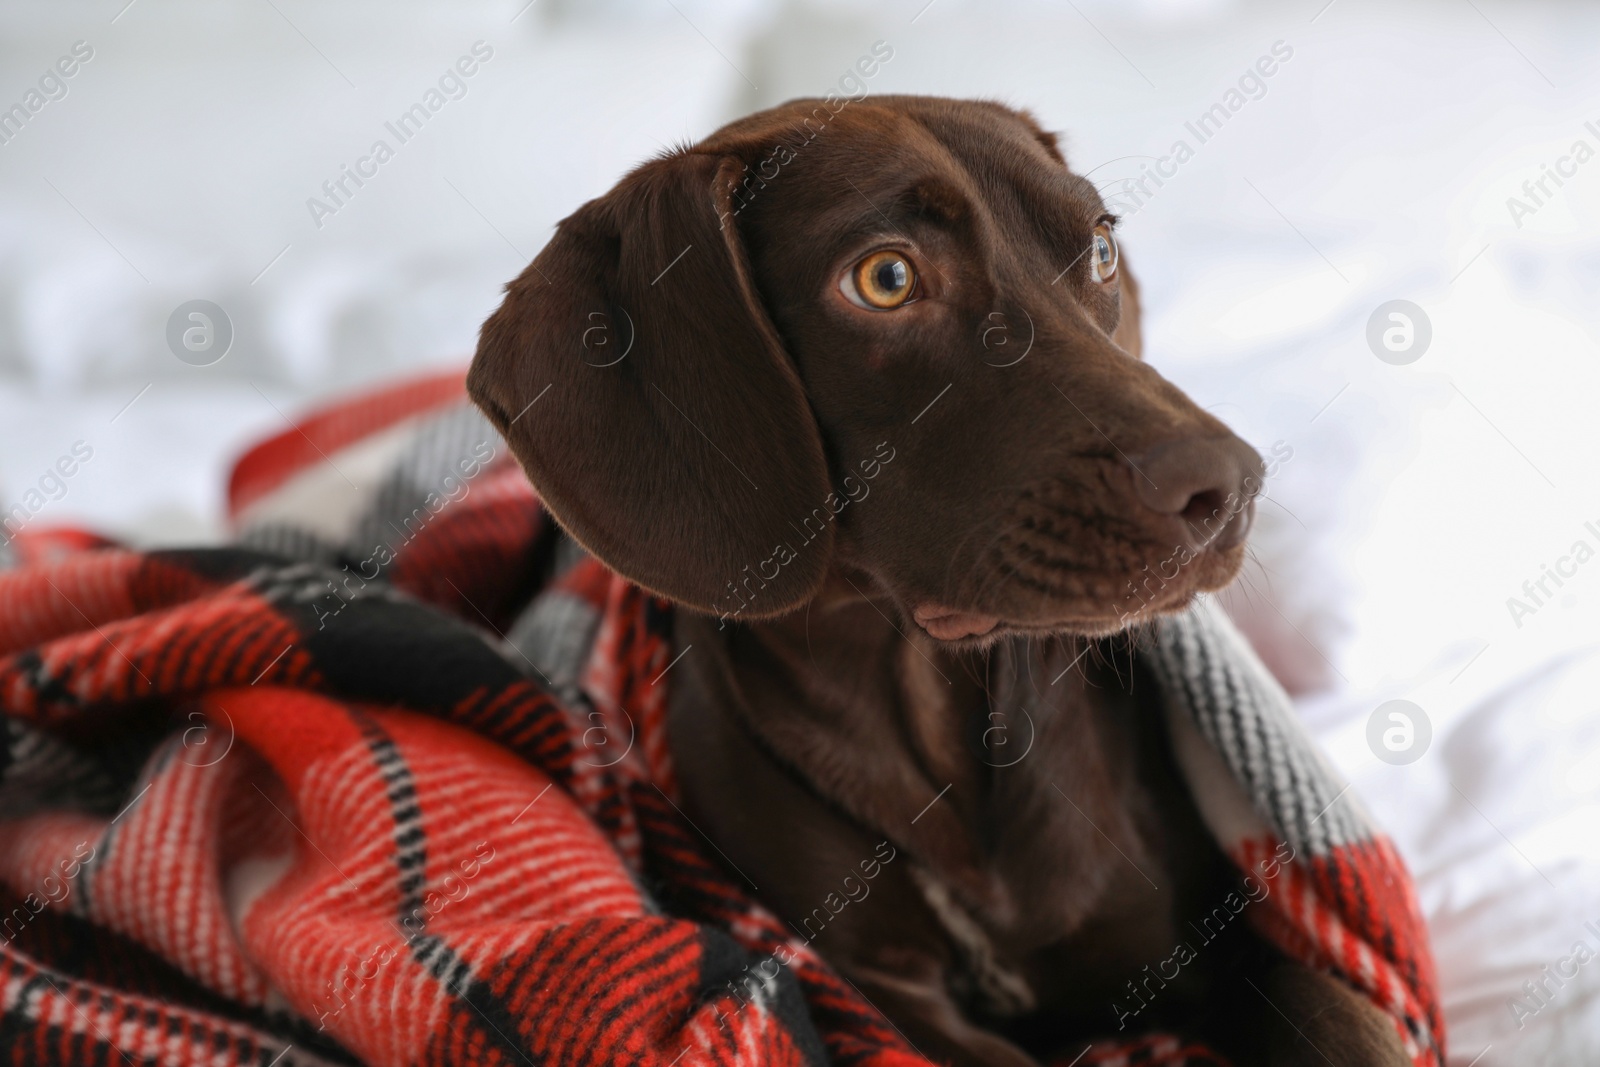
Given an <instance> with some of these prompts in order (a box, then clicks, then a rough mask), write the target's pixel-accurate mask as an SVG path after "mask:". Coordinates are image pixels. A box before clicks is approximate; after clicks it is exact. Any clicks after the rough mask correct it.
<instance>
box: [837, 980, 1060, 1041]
mask: <svg viewBox="0 0 1600 1067" xmlns="http://www.w3.org/2000/svg"><path fill="white" fill-rule="evenodd" d="M895 972H896V973H892V974H891V973H890V972H889V971H887V970H882V969H878V968H874V967H859V966H853V967H850V968H848V970H847V972H846V973H847V975H848V977H849V978H850V980H851V981H852V982H854V983H855V985H856V988H857V989H859V990H860V991H861V992H862V994H864V995H865V996H866V998H867V999H868V1000H870V1001H871V1002H872V1003H873V1005H874V1006H876V1007H877V1009H878V1010H879V1011H881V1012H883V1013H884V1015H886V1016H888V1018H889V1019H890V1021H891V1022H892V1023H893V1024H894V1026H895V1027H896V1029H898V1030H899V1031H900V1032H901V1034H902V1035H904V1036H905V1038H906V1039H907V1040H908V1041H910V1042H911V1044H912V1045H913V1046H914V1047H915V1048H916V1050H917V1051H918V1052H919V1053H921V1054H922V1056H923V1057H925V1058H927V1059H930V1060H932V1061H933V1062H934V1063H948V1064H951V1065H952V1067H1039V1063H1038V1061H1037V1060H1035V1059H1034V1058H1033V1057H1032V1056H1029V1055H1028V1054H1027V1053H1026V1052H1023V1051H1022V1050H1021V1049H1020V1048H1018V1047H1017V1046H1016V1045H1013V1044H1012V1043H1011V1042H1009V1041H1007V1040H1006V1039H1005V1038H1003V1037H1001V1036H1000V1035H998V1034H996V1033H994V1032H993V1031H992V1030H984V1029H982V1028H981V1027H978V1026H976V1025H974V1024H973V1023H972V1022H971V1021H970V1020H969V1019H967V1017H966V1016H965V1015H963V1014H962V1013H961V1009H960V1008H958V1007H957V1006H956V1004H955V1002H954V1001H953V1000H951V999H950V995H949V993H948V992H947V991H946V989H945V984H944V974H943V971H942V969H941V968H940V965H939V964H938V963H937V962H936V961H934V960H931V959H923V960H918V961H914V962H911V963H910V964H909V965H906V966H898V967H896V968H895Z"/></svg>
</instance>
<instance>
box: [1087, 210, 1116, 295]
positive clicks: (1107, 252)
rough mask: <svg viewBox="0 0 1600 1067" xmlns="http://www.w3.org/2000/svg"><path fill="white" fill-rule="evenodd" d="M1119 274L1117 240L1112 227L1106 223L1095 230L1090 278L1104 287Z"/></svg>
mask: <svg viewBox="0 0 1600 1067" xmlns="http://www.w3.org/2000/svg"><path fill="white" fill-rule="evenodd" d="M1116 273H1117V239H1116V238H1115V237H1113V236H1111V227H1110V226H1108V225H1106V224H1105V223H1103V222H1102V223H1101V224H1100V225H1098V226H1096V227H1095V228H1094V239H1093V242H1092V243H1091V244H1090V246H1089V277H1091V278H1093V279H1094V280H1095V281H1097V282H1099V283H1100V284H1101V285H1104V284H1105V283H1106V282H1109V281H1110V280H1111V279H1112V278H1114V277H1115V276H1116Z"/></svg>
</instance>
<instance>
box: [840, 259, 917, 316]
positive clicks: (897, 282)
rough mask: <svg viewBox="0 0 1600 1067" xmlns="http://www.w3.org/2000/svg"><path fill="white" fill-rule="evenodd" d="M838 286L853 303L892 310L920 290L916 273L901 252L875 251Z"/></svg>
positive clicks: (875, 308)
mask: <svg viewBox="0 0 1600 1067" xmlns="http://www.w3.org/2000/svg"><path fill="white" fill-rule="evenodd" d="M839 288H840V289H841V290H842V291H843V292H844V295H845V296H847V297H849V298H850V302H851V303H853V304H856V305H858V306H860V307H864V308H869V309H871V310H873V311H889V310H891V309H893V308H897V307H899V306H901V305H902V304H904V303H906V302H907V301H909V300H910V299H911V296H912V294H913V293H915V292H916V289H917V272H916V270H914V269H913V268H912V266H911V261H910V260H908V259H907V258H906V257H905V256H903V255H901V254H900V253H899V252H890V251H882V252H874V253H872V255H870V256H868V257H867V258H866V259H863V260H862V261H861V262H860V263H857V264H856V265H855V269H854V270H852V271H851V272H850V273H849V274H847V275H845V277H844V279H843V281H842V282H841V283H840V286H839Z"/></svg>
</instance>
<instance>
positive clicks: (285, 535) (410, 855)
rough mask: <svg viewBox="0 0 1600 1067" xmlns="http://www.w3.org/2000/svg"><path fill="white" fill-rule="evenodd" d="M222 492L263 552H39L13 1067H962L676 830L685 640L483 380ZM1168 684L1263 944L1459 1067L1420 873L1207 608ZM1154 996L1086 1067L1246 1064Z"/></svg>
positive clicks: (1088, 1053) (16, 830)
mask: <svg viewBox="0 0 1600 1067" xmlns="http://www.w3.org/2000/svg"><path fill="white" fill-rule="evenodd" d="M229 488H230V506H231V509H232V512H233V517H234V520H235V523H236V525H237V529H238V531H239V536H238V540H237V544H236V545H235V546H233V547H227V548H214V549H201V550H189V551H156V552H144V553H140V552H133V551H128V550H125V549H122V548H119V547H116V546H114V545H111V544H109V543H107V542H104V541H101V540H99V539H97V538H94V537H92V536H90V535H87V534H81V533H74V532H62V531H45V532H36V531H27V532H24V533H22V534H19V535H18V536H16V537H15V538H10V539H7V543H6V545H5V547H4V552H5V553H6V556H7V558H8V559H9V562H10V563H11V565H12V566H11V569H9V570H7V571H5V572H4V573H0V707H3V712H4V719H3V723H4V745H3V746H0V1058H3V1060H4V1062H8V1063H17V1064H23V1063H26V1064H67V1063H71V1064H79V1063H96V1064H101V1063H103V1064H115V1063H119V1062H124V1063H128V1064H158V1063H159V1064H185V1065H187V1064H194V1065H197V1067H198V1065H202V1064H204V1065H208V1067H227V1065H235V1064H239V1065H243V1064H256V1065H261V1067H269V1065H281V1067H292V1065H311V1064H318V1065H320V1064H349V1063H357V1062H364V1063H373V1064H471V1065H478V1064H526V1065H528V1067H533V1065H539V1067H545V1065H558V1064H559V1065H566V1064H571V1065H597V1064H610V1063H637V1064H657V1065H660V1067H675V1065H680V1064H681V1065H682V1067H691V1065H700V1064H735V1063H737V1064H772V1065H791V1064H792V1065H796V1067H798V1065H819V1064H823V1063H838V1064H850V1065H873V1067H913V1065H925V1064H926V1063H927V1061H926V1060H924V1059H923V1058H922V1057H921V1056H920V1055H919V1054H918V1053H917V1051H916V1050H915V1049H914V1048H913V1047H911V1046H910V1045H909V1044H908V1043H907V1042H906V1040H905V1039H904V1038H903V1037H901V1035H900V1034H899V1033H898V1032H897V1031H896V1030H895V1028H894V1027H893V1026H892V1025H891V1024H889V1023H888V1022H887V1021H886V1020H885V1019H884V1018H883V1017H882V1016H881V1015H880V1014H879V1013H878V1012H877V1011H876V1010H875V1009H874V1008H873V1006H872V1005H871V1004H870V1003H868V1002H867V1001H866V1000H864V999H863V997H862V996H861V995H860V994H859V993H858V992H857V991H856V990H855V989H854V987H853V986H851V985H850V984H849V983H848V982H847V981H845V980H843V979H841V978H840V977H839V976H838V975H836V974H835V973H834V972H833V971H832V970H830V969H829V968H828V966H827V965H826V964H825V963H823V961H822V960H821V959H820V958H819V957H818V956H817V954H816V953H815V951H814V950H813V949H812V947H811V945H810V944H809V942H808V941H807V939H806V938H805V937H804V936H802V934H801V933H800V932H799V931H797V930H795V929H793V928H791V927H789V926H787V925H785V924H784V923H782V922H780V921H779V920H778V919H777V918H776V917H775V916H774V915H772V914H771V913H770V912H768V911H767V910H766V909H764V908H763V907H762V906H761V905H760V904H759V903H757V902H756V901H755V900H753V899H752V898H751V897H750V896H749V895H747V894H746V893H745V892H744V891H743V889H742V888H741V886H740V885H739V884H738V883H737V882H736V881H735V880H734V879H733V878H732V877H730V875H729V873H728V872H727V871H726V870H725V869H724V867H723V866H722V865H721V864H720V863H719V861H718V857H717V855H716V852H715V849H714V847H712V846H710V845H709V844H708V842H706V841H705V840H704V839H703V838H701V837H700V836H699V834H698V833H697V831H696V830H695V829H694V828H693V826H692V825H691V824H690V823H689V822H688V821H687V820H686V818H685V817H684V816H683V815H682V813H681V812H680V810H679V808H678V804H677V799H676V798H677V789H676V786H675V782H674V776H673V768H672V761H671V756H670V753H669V752H668V750H667V746H666V744H665V739H664V724H663V714H664V708H665V701H666V692H667V687H668V686H669V685H670V684H671V678H672V675H671V667H672V665H673V663H674V662H675V659H674V651H673V649H672V647H671V627H670V609H669V606H668V605H667V604H666V603H664V602H661V601H659V600H656V599H653V598H652V597H650V596H648V595H646V594H645V593H643V592H642V591H640V590H639V589H637V588H635V587H632V586H630V585H629V584H628V583H627V582H625V581H624V580H622V579H621V578H619V577H618V576H616V575H615V574H612V573H610V572H609V571H607V570H606V569H605V568H604V567H603V566H601V565H600V564H599V563H598V562H596V561H595V560H593V559H592V558H589V557H587V556H585V555H584V554H583V553H582V552H581V551H578V550H577V549H576V548H575V547H574V546H573V545H572V544H571V542H570V541H568V540H566V539H565V538H564V537H563V536H562V535H561V534H560V532H559V531H558V530H557V529H556V528H555V527H554V526H553V524H552V523H551V522H550V521H549V520H548V518H547V517H546V516H545V514H544V513H542V511H541V509H540V507H539V504H538V501H537V500H536V499H535V498H534V496H533V494H532V491H531V489H530V487H529V486H528V484H527V482H526V480H525V479H524V478H523V476H522V474H521V472H520V470H519V469H518V468H517V467H516V465H515V463H514V462H511V461H510V459H509V457H508V456H507V454H506V450H505V448H504V445H503V443H502V442H501V441H500V439H499V438H498V437H497V436H496V435H495V434H494V432H493V431H492V430H491V429H490V427H489V426H488V424H487V423H486V422H485V421H484V420H483V419H482V418H480V417H479V416H478V415H477V413H476V412H475V411H474V410H472V409H471V408H470V407H469V406H468V405H467V404H466V403H465V402H464V399H463V395H462V388H461V379H460V375H458V374H451V375H442V376H439V377H435V378H430V379H426V380H422V381H416V382H409V383H406V384H404V385H401V386H397V387H395V388H392V389H388V390H385V391H383V392H381V393H377V394H373V395H370V396H366V397H362V398H359V399H357V400H354V401H350V402H348V403H344V404H341V405H338V406H336V407H333V408H330V409H328V410H325V411H322V412H319V413H317V414H315V415H312V416H310V417H309V418H306V419H304V420H303V421H301V422H300V423H299V424H298V425H296V426H294V427H292V428H291V429H290V430H288V431H286V432H285V433H284V434H283V435H281V436H280V437H278V438H275V439H273V440H271V441H267V442H265V443H263V444H262V445H261V446H259V447H258V448H256V449H255V450H253V451H252V452H251V453H249V454H248V455H246V456H245V457H244V458H243V459H241V460H240V461H239V463H238V464H237V466H236V468H235V471H234V474H233V479H232V482H231V484H230V487H229ZM1142 654H1143V655H1146V656H1147V657H1148V658H1149V660H1150V663H1151V665H1152V667H1153V668H1154V671H1155V674H1156V675H1157V677H1159V678H1160V679H1161V680H1162V684H1163V688H1164V690H1165V692H1166V694H1167V696H1168V698H1169V699H1168V703H1169V705H1170V707H1171V714H1170V721H1171V723H1172V729H1173V734H1174V741H1175V748H1176V751H1177V753H1178V757H1179V761H1180V764H1181V766H1182V767H1183V768H1184V770H1185V772H1186V774H1187V775H1188V776H1189V778H1190V784H1191V786H1192V788H1193V790H1194V792H1195V795H1196V797H1197V800H1198V801H1199V803H1200V805H1201V808H1202V814H1203V815H1204V816H1205V818H1206V820H1207V822H1208V825H1210V827H1211V828H1212V830H1213V831H1214V832H1215V833H1216V835H1217V837H1218V839H1219V840H1220V841H1221V842H1222V843H1223V845H1224V846H1225V848H1226V849H1227V850H1228V851H1229V853H1230V854H1231V855H1232V856H1234V858H1235V859H1236V860H1237V862H1238V863H1239V865H1240V867H1241V869H1242V870H1244V871H1247V872H1252V873H1253V875H1254V876H1255V877H1256V878H1258V879H1260V880H1261V881H1260V884H1262V885H1264V886H1266V887H1267V888H1268V889H1269V891H1267V892H1265V893H1264V895H1262V896H1261V897H1260V898H1259V899H1258V898H1256V897H1255V896H1254V895H1252V897H1251V902H1250V903H1249V907H1248V908H1247V909H1244V913H1245V915H1246V917H1247V921H1249V922H1251V923H1253V924H1255V926H1256V927H1257V929H1259V930H1260V931H1262V932H1263V933H1264V934H1266V935H1267V936H1268V937H1270V938H1271V939H1272V940H1273V941H1275V942H1276V943H1277V944H1278V945H1280V946H1281V947H1282V948H1283V949H1284V950H1285V951H1286V952H1288V953H1289V954H1290V955H1292V956H1294V957H1296V958H1298V959H1301V960H1303V961H1306V962H1307V963H1310V964H1312V965H1314V966H1317V967H1320V968H1324V969H1326V970H1328V971H1331V972H1333V973H1334V974H1337V975H1339V976H1341V977H1342V978H1344V979H1345V980H1347V981H1348V982H1350V983H1351V984H1352V985H1353V986H1354V987H1356V988H1357V989H1359V990H1361V991H1362V992H1364V993H1365V994H1366V995H1368V996H1369V997H1370V998H1371V999H1372V1000H1373V1001H1374V1002H1375V1003H1377V1004H1378V1005H1380V1006H1381V1007H1382V1008H1383V1009H1384V1010H1385V1011H1386V1012H1388V1013H1389V1014H1390V1015H1391V1016H1392V1017H1393V1019H1394V1021H1395V1026H1396V1028H1397V1030H1398V1032H1399V1033H1400V1035H1401V1037H1402V1039H1403V1041H1404V1042H1405V1044H1406V1047H1407V1049H1408V1050H1409V1051H1410V1052H1411V1054H1412V1057H1413V1061H1414V1063H1415V1064H1417V1065H1419V1067H1420V1065H1434V1067H1438V1065H1442V1063H1443V1055H1444V1054H1443V1042H1444V1031H1443V1027H1442V1023H1441V1019H1440V1016H1439V1010H1438V1006H1437V1000H1436V996H1435V983H1434V977H1433V972H1432V963H1431V960H1430V958H1429V955H1428V951H1427V946H1426V940H1425V934H1424V928H1423V924H1422V920H1421V917H1420V915H1419V913H1418V909H1417V906H1416V903H1415V900H1414V897H1413V894H1412V891H1411V887H1410V883H1409V881H1408V879H1407V876H1406V874H1405V871H1404V868H1403V866H1402V864H1401V862H1400V860H1399V858H1398V856H1397V855H1396V853H1395V851H1394V849H1393V847H1392V845H1391V844H1390V843H1389V842H1388V841H1387V840H1386V839H1385V838H1383V837H1381V836H1379V835H1377V834H1375V833H1374V832H1373V831H1372V829H1371V828H1370V826H1369V824H1368V822H1367V820H1366V819H1365V817H1364V816H1363V815H1362V814H1361V812H1360V810H1359V808H1358V807H1357V805H1356V803H1355V801H1354V799H1353V798H1352V797H1351V796H1350V795H1349V794H1347V793H1345V792H1344V791H1343V790H1342V789H1341V787H1340V785H1339V782H1338V780H1337V779H1336V777H1335V776H1334V775H1333V774H1332V773H1331V772H1330V771H1329V770H1328V769H1327V768H1326V767H1325V766H1324V765H1323V764H1322V763H1321V762H1320V760H1319V757H1318V756H1317V754H1316V752H1315V750H1314V748H1313V747H1312V746H1311V745H1310V744H1309V743H1308V741H1307V740H1306V739H1305V738H1304V737H1303V736H1302V734H1301V732H1300V730H1299V728H1298V727H1297V725H1296V723H1295V720H1294V717H1293V714H1292V709H1291V708H1290V705H1289V703H1288V700H1287V698H1286V697H1285V695H1284V694H1283V692H1282V690H1281V689H1280V688H1278V686H1277V685H1276V684H1275V683H1274V682H1273V681H1272V679H1271V678H1270V676H1268V675H1267V673H1266V672H1265V670H1264V669H1263V668H1262V667H1261V665H1260V663H1259V662H1258V661H1257V660H1256V658H1255V657H1254V655H1253V654H1252V653H1251V652H1250V650H1249V648H1248V647H1247V646H1246V645H1245V644H1244V642H1243V641H1242V640H1241V639H1240V638H1239V637H1238V635H1237V634H1236V633H1235V632H1234V631H1233V629H1232V628H1231V627H1230V626H1229V625H1228V623H1227V621H1226V619H1225V617H1224V616H1222V615H1221V613H1220V612H1217V611H1215V610H1213V609H1211V608H1209V607H1206V606H1201V607H1198V608H1196V609H1195V610H1193V611H1191V612H1189V613H1188V614H1186V615H1184V616H1181V617H1179V618H1175V619H1172V620H1169V621H1167V622H1165V623H1163V624H1162V626H1161V628H1160V631H1159V633H1158V639H1157V640H1156V641H1155V642H1154V643H1153V644H1152V645H1151V646H1150V647H1149V648H1148V649H1146V650H1145V651H1144V652H1143V653H1142ZM890 847H892V846H890ZM1239 910H1240V909H1239V908H1234V909H1233V911H1234V913H1237V912H1238V911H1239ZM1145 989H1146V990H1147V989H1148V985H1146V986H1145ZM1142 1003H1143V1000H1142V997H1141V993H1140V988H1139V987H1136V986H1135V985H1134V984H1133V983H1132V982H1130V983H1129V997H1128V999H1127V1001H1126V1003H1124V1004H1122V1005H1121V1006H1120V1007H1119V1009H1118V1010H1119V1011H1121V1012H1123V1013H1124V1016H1123V1017H1124V1020H1125V1021H1126V1022H1128V1023H1129V1024H1130V1025H1128V1026H1127V1028H1126V1029H1125V1031H1124V1032H1122V1033H1121V1034H1116V1035H1108V1036H1107V1038H1106V1039H1105V1040H1103V1041H1098V1042H1096V1043H1094V1044H1093V1045H1092V1046H1091V1047H1090V1048H1088V1049H1087V1050H1085V1051H1084V1052H1082V1053H1081V1054H1080V1053H1078V1052H1077V1050H1067V1051H1066V1053H1065V1055H1064V1056H1063V1058H1062V1062H1063V1063H1066V1062H1067V1061H1068V1060H1069V1059H1070V1058H1071V1057H1072V1056H1073V1055H1075V1054H1076V1055H1078V1056H1079V1058H1078V1059H1077V1060H1076V1061H1075V1062H1077V1063H1079V1064H1104V1065H1112V1064H1116V1065H1122V1064H1128V1065H1132V1064H1166V1065H1174V1067H1175V1065H1179V1064H1186V1063H1187V1064H1202V1063H1205V1064H1209V1063H1221V1062H1222V1061H1221V1060H1220V1059H1219V1058H1217V1057H1216V1056H1214V1055H1213V1054H1211V1053H1209V1052H1208V1051H1206V1050H1205V1049H1202V1048H1198V1047H1196V1046H1194V1045H1192V1044H1189V1043H1187V1042H1185V1041H1182V1040H1180V1039H1178V1038H1176V1037H1173V1036H1170V1035H1163V1034H1151V1033H1142V1034H1141V1033H1140V1027H1139V1026H1138V1013H1139V1010H1140V1007H1141V1005H1142ZM1131 1034H1139V1035H1140V1036H1132V1037H1130V1036H1129V1035H1131Z"/></svg>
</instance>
